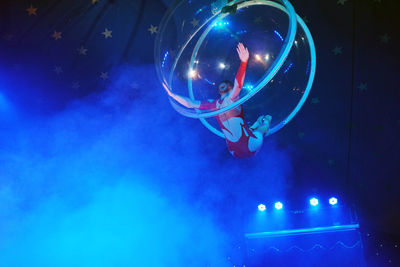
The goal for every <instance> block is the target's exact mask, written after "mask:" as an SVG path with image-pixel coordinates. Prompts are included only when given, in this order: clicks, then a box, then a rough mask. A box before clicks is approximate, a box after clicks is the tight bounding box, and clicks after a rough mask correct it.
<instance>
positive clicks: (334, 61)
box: [0, 0, 400, 234]
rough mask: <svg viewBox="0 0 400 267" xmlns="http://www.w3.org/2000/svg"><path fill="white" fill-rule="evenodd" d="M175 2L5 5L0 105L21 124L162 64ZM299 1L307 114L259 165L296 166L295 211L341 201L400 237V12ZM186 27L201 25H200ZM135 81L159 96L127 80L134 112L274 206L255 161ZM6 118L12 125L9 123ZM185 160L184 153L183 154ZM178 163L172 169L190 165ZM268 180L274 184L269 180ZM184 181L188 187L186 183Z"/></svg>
mask: <svg viewBox="0 0 400 267" xmlns="http://www.w3.org/2000/svg"><path fill="white" fill-rule="evenodd" d="M171 2H172V1H168V0H164V1H162V0H84V1H59V0H57V1H56V0H45V1H37V0H30V1H25V0H24V1H9V0H6V1H2V2H1V4H0V7H1V10H0V12H1V13H0V14H1V18H0V38H1V39H0V60H1V62H0V71H1V73H0V75H1V76H0V79H1V80H3V81H0V82H1V84H0V105H2V101H4V100H2V98H5V99H7V101H8V102H9V103H12V105H13V106H14V108H15V109H17V110H18V111H19V112H20V113H21V114H29V115H30V116H33V118H35V116H37V117H40V116H53V115H54V114H58V113H60V112H63V110H65V109H66V108H67V107H68V106H70V105H71V103H74V102H75V101H79V100H80V99H86V98H88V97H89V98H90V97H92V96H96V95H100V94H102V93H104V92H105V91H107V88H108V86H109V85H110V84H112V83H114V82H116V81H118V79H119V78H118V73H119V70H120V69H121V66H132V65H134V66H139V65H140V66H148V65H152V64H154V51H153V50H154V42H155V37H156V35H157V34H158V31H159V23H160V21H161V18H162V16H163V14H164V12H165V11H166V10H167V8H168V6H169V5H170V4H171ZM291 2H292V4H293V6H294V8H295V10H296V12H297V13H298V14H299V15H300V16H301V17H302V18H303V19H304V21H305V22H306V24H307V25H308V27H309V29H310V31H311V33H312V35H313V38H314V41H315V44H316V50H317V74H316V78H315V82H314V85H313V88H312V90H311V94H310V96H309V98H308V100H307V101H306V103H305V105H304V107H303V108H302V110H301V111H300V112H299V113H298V115H297V116H296V117H295V119H294V120H293V121H292V122H291V123H290V124H289V125H288V126H287V127H285V128H284V129H282V130H281V131H280V132H278V133H277V134H275V135H273V136H271V137H270V140H267V141H266V144H265V145H264V148H263V152H262V153H260V154H259V155H257V158H255V159H254V161H257V162H259V163H260V165H262V164H263V162H266V161H268V160H269V158H268V155H269V154H268V149H269V148H268V145H272V144H274V149H275V150H278V151H285V152H286V153H287V154H289V158H290V159H289V161H290V162H289V163H288V165H290V166H291V167H290V171H288V173H290V175H289V176H290V177H289V178H288V181H286V182H285V183H286V186H284V188H285V191H284V193H282V194H281V196H282V195H285V196H286V197H287V198H289V197H288V196H290V198H291V199H292V200H293V199H302V198H306V197H307V196H308V195H309V194H315V193H320V194H325V195H328V194H332V193H334V194H338V195H339V196H340V197H341V198H343V199H345V200H346V201H347V202H349V203H354V204H355V206H356V208H357V211H358V213H359V216H360V223H361V226H362V227H364V228H365V229H369V231H370V229H372V231H379V232H386V233H391V234H400V208H399V203H400V197H399V196H400V194H399V193H400V179H399V178H400V175H399V173H400V167H399V166H400V164H399V163H400V153H399V148H400V145H399V144H400V142H399V141H398V137H399V133H400V109H399V105H400V87H399V82H400V79H399V73H400V64H399V60H400V53H399V49H398V48H399V47H400V43H399V40H400V38H399V30H398V26H399V19H398V14H399V13H400V7H399V6H400V5H399V3H398V1H397V0H365V1H364V0H325V1H318V0H294V1H291ZM255 19H256V18H255ZM190 23H191V24H192V25H193V27H197V26H198V21H196V20H192V21H191V22H190ZM153 69H154V66H153ZM133 74H135V73H133ZM138 75H144V76H146V77H147V79H149V80H153V81H154V82H153V83H152V85H151V86H152V88H146V86H143V84H142V85H139V84H141V83H140V82H138V80H140V78H141V77H135V75H133V76H132V77H130V78H129V79H128V80H129V81H126V83H127V85H128V89H127V92H126V96H127V101H130V100H132V101H133V100H135V101H137V98H139V99H140V97H141V96H142V95H143V94H145V93H144V92H145V91H146V90H151V91H152V92H156V94H158V95H160V96H162V97H161V98H162V99H163V100H164V102H162V103H163V106H162V107H157V106H154V105H150V104H149V107H148V108H149V109H152V110H157V109H159V110H160V115H161V116H163V115H164V114H169V115H168V116H172V118H173V121H174V123H173V124H180V125H181V126H180V127H183V126H182V125H188V126H187V127H186V128H185V132H186V133H185V134H186V135H191V136H193V138H194V137H195V136H196V140H198V141H199V143H203V144H204V143H209V144H204V146H205V147H206V148H204V149H206V151H207V153H213V156H211V157H212V158H213V160H215V161H218V162H219V163H221V164H222V162H223V163H224V164H227V163H226V162H228V163H230V164H235V165H238V166H239V167H237V168H238V169H236V170H239V171H237V172H236V173H234V174H231V175H233V176H234V177H235V179H239V180H240V181H242V182H241V183H240V184H241V186H244V189H243V188H242V189H243V190H246V188H251V190H253V191H252V192H253V193H254V192H256V193H254V195H256V197H255V198H258V199H259V200H260V201H262V200H263V199H269V196H268V195H266V194H267V193H268V192H270V191H269V190H266V191H263V190H261V189H257V190H258V191H257V190H256V189H255V188H259V187H260V183H261V181H263V180H262V179H261V178H258V179H255V176H256V175H257V173H256V171H254V172H251V171H249V170H250V169H251V168H256V167H254V164H253V163H252V161H244V162H240V161H235V160H234V159H232V158H231V157H230V155H229V153H226V150H225V148H224V143H223V141H221V140H218V141H216V140H213V139H215V138H216V137H214V136H213V135H212V134H211V133H209V132H207V130H205V129H203V128H202V127H201V125H200V123H198V122H196V121H195V120H191V119H187V118H183V117H181V116H180V115H178V114H175V111H174V110H173V109H172V108H171V107H169V106H168V99H167V96H166V95H165V92H164V91H163V89H162V87H161V86H159V85H157V86H154V84H158V82H157V77H156V76H155V72H154V71H147V72H145V73H141V74H138ZM1 77H3V78H1ZM5 81H7V83H6V82H5ZM10 85H13V86H10ZM161 109H162V110H161ZM0 112H2V109H0ZM146 112H147V111H146V110H143V113H146ZM152 114H154V112H153V113H152ZM0 119H3V120H5V121H6V119H4V115H0ZM146 120H154V121H155V123H156V125H154V127H160V129H161V127H164V128H163V129H162V130H160V131H166V132H168V131H169V129H168V128H165V127H166V126H165V125H161V124H160V125H157V122H159V120H158V119H154V118H150V117H149V118H147V119H146ZM10 127H11V126H10ZM192 127H194V129H196V130H195V131H192V130H191V128H192ZM10 129H11V128H10ZM10 129H9V128H7V124H3V126H0V130H1V131H3V133H2V136H6V135H7V136H8V134H9V133H10ZM6 133H7V134H6ZM197 136H199V137H197ZM177 138H178V137H177ZM4 140H10V139H7V138H6V139H3V141H4ZM210 140H212V141H210ZM7 142H8V141H7ZM168 142H173V140H171V138H168ZM182 142H185V141H182ZM4 143H5V141H4ZM0 144H1V143H0ZM211 145H215V146H216V145H218V146H219V148H218V149H212V148H210V147H209V146H211ZM207 149H208V150H207ZM215 151H217V152H215ZM180 153H181V154H182V155H185V153H188V152H187V151H186V150H185V147H184V146H183V147H181V152H180ZM206 157H207V155H206ZM188 158H190V155H188ZM170 160H171V162H170V163H171V165H174V164H175V165H176V164H178V165H180V166H185V162H179V163H178V162H174V159H170ZM271 164H272V163H271ZM269 166H270V165H269ZM214 167H215V166H212V168H214ZM0 168H1V167H0ZM257 168H259V166H258V165H257ZM277 168H289V167H287V166H286V165H279V164H278V165H277ZM204 169H205V170H206V171H205V173H207V175H208V177H207V179H216V177H222V176H220V174H218V175H216V174H215V173H214V172H213V171H212V170H211V167H210V169H209V168H208V167H207V166H205V167H204ZM263 171H264V172H262V173H261V175H262V176H263V177H264V178H263V179H265V181H267V184H268V181H269V180H268V179H269V178H268V177H269V175H268V173H269V172H270V171H271V170H263ZM249 172H250V174H249ZM180 174H181V175H182V179H183V176H184V175H185V174H184V172H180ZM197 175H200V174H197ZM202 175H204V174H202ZM214 186H215V188H214V190H216V191H217V192H218V190H221V188H222V187H225V186H226V183H224V182H223V181H222V180H218V182H216V184H215V185H214ZM266 186H268V185H266ZM226 190H228V191H229V189H226ZM197 193H198V194H200V193H199V192H197ZM240 197H241V196H240V193H239V192H236V193H235V192H232V193H231V195H230V196H229V199H230V200H232V199H233V200H234V202H235V203H236V205H239V204H238V202H240ZM245 209H247V208H244V207H242V208H241V209H240V210H245ZM225 219H226V218H225Z"/></svg>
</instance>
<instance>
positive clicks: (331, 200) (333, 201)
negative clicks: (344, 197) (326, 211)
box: [329, 197, 337, 206]
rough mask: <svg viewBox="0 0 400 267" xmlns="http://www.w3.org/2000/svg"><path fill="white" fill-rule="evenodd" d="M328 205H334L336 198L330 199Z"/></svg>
mask: <svg viewBox="0 0 400 267" xmlns="http://www.w3.org/2000/svg"><path fill="white" fill-rule="evenodd" d="M329 204H331V205H332V206H333V205H336V204H337V198H336V197H331V198H330V199H329Z"/></svg>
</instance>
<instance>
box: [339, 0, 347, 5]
mask: <svg viewBox="0 0 400 267" xmlns="http://www.w3.org/2000/svg"><path fill="white" fill-rule="evenodd" d="M346 2H347V0H338V1H337V4H338V5H342V6H344V4H345V3H346Z"/></svg>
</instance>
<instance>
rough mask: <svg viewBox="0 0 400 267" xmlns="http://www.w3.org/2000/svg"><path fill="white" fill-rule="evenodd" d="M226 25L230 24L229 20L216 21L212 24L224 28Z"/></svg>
mask: <svg viewBox="0 0 400 267" xmlns="http://www.w3.org/2000/svg"><path fill="white" fill-rule="evenodd" d="M224 25H229V22H227V21H222V22H216V23H214V24H213V25H212V26H213V27H219V28H222V27H223V26H224Z"/></svg>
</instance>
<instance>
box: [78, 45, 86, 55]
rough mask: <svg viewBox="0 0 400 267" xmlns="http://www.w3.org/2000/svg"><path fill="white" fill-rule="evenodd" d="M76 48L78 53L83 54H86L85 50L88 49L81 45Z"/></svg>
mask: <svg viewBox="0 0 400 267" xmlns="http://www.w3.org/2000/svg"><path fill="white" fill-rule="evenodd" d="M76 50H77V51H78V53H79V55H84V56H86V52H87V51H88V50H87V48H85V47H84V46H83V45H82V46H81V47H79V48H78V49H76Z"/></svg>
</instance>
